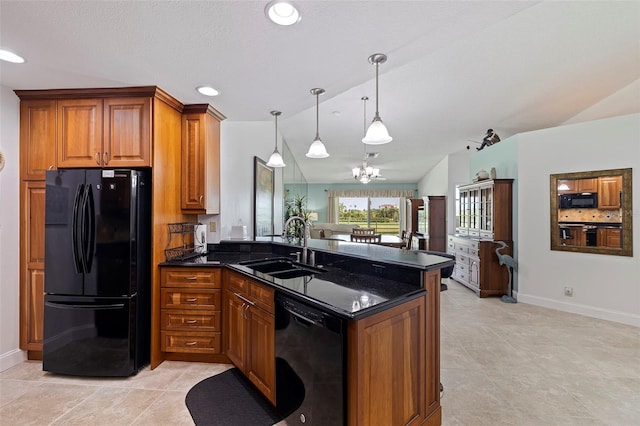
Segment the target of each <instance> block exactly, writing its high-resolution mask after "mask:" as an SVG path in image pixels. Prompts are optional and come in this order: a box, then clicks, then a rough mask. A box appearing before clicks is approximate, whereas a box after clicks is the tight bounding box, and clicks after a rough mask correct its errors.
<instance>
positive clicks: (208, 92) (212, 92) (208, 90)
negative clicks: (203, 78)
mask: <svg viewBox="0 0 640 426" xmlns="http://www.w3.org/2000/svg"><path fill="white" fill-rule="evenodd" d="M196 90H197V91H198V92H200V93H201V94H203V95H205V96H218V95H219V94H220V92H218V91H217V90H216V89H214V88H213V87H211V86H199V87H197V88H196Z"/></svg>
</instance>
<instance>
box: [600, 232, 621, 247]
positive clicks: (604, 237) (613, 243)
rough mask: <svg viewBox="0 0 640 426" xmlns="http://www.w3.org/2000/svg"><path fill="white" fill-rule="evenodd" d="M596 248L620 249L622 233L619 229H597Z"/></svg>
mask: <svg viewBox="0 0 640 426" xmlns="http://www.w3.org/2000/svg"><path fill="white" fill-rule="evenodd" d="M596 241H597V242H598V247H607V248H618V249H619V248H622V232H621V230H620V228H598V234H597V239H596Z"/></svg>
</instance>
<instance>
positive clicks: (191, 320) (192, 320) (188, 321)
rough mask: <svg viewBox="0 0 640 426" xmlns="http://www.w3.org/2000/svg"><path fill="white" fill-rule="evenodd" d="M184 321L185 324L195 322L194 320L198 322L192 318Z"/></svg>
mask: <svg viewBox="0 0 640 426" xmlns="http://www.w3.org/2000/svg"><path fill="white" fill-rule="evenodd" d="M185 322H186V323H187V324H195V323H196V322H198V321H196V320H194V319H190V320H186V321H185Z"/></svg>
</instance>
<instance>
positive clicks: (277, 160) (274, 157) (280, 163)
mask: <svg viewBox="0 0 640 426" xmlns="http://www.w3.org/2000/svg"><path fill="white" fill-rule="evenodd" d="M280 114H282V113H281V112H280V111H271V115H273V116H274V117H275V119H276V144H275V148H274V149H273V154H271V157H269V161H268V162H267V166H269V167H284V166H285V164H284V160H283V159H282V156H281V155H280V153H279V152H278V116H279V115H280Z"/></svg>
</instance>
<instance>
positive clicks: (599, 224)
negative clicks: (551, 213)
mask: <svg viewBox="0 0 640 426" xmlns="http://www.w3.org/2000/svg"><path fill="white" fill-rule="evenodd" d="M558 226H595V227H597V228H622V223H619V222H558Z"/></svg>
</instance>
